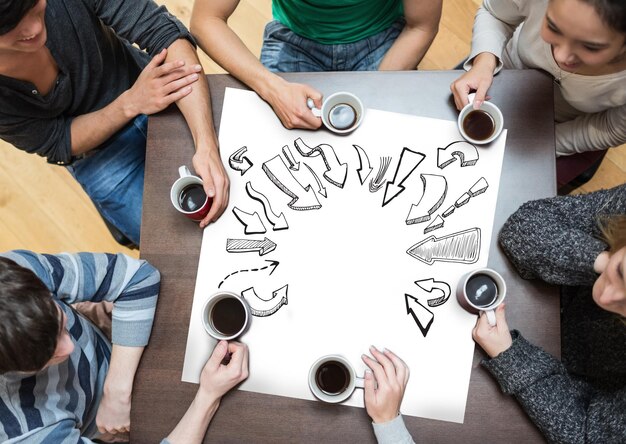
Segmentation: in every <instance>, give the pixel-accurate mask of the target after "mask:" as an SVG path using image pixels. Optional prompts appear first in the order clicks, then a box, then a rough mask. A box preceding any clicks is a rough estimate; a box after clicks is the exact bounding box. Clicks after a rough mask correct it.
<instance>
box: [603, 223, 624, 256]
mask: <svg viewBox="0 0 626 444" xmlns="http://www.w3.org/2000/svg"><path fill="white" fill-rule="evenodd" d="M600 229H601V230H602V236H603V238H604V240H605V241H606V243H607V244H608V245H609V252H610V253H611V254H613V253H615V252H616V251H617V250H621V249H622V248H624V247H626V215H624V214H619V215H614V216H606V217H604V218H601V219H600Z"/></svg>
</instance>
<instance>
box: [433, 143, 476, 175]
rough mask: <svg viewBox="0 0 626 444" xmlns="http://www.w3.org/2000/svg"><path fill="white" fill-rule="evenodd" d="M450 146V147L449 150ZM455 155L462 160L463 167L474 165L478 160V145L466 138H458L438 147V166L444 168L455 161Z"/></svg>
mask: <svg viewBox="0 0 626 444" xmlns="http://www.w3.org/2000/svg"><path fill="white" fill-rule="evenodd" d="M450 147H452V148H450ZM448 148H450V149H449V150H448ZM455 156H456V157H458V158H459V160H460V161H461V166H462V167H466V166H472V165H475V164H476V162H478V150H477V149H476V147H475V146H474V145H472V144H471V143H469V142H466V141H465V140H457V141H456V142H452V143H451V144H449V145H448V146H446V147H445V148H437V166H438V167H439V168H441V169H444V168H445V167H447V166H448V165H450V164H451V163H452V162H454V160H455Z"/></svg>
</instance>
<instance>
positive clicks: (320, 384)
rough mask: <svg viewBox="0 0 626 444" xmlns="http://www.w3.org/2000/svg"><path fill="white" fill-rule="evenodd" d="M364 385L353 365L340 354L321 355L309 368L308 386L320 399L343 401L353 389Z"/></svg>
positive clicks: (333, 401)
mask: <svg viewBox="0 0 626 444" xmlns="http://www.w3.org/2000/svg"><path fill="white" fill-rule="evenodd" d="M364 386H365V380H364V379H363V378H360V377H358V376H357V375H356V372H355V371H354V367H352V365H350V362H348V360H347V359H346V358H344V357H343V356H341V355H326V356H322V357H321V358H319V359H318V360H317V361H315V362H314V363H313V365H312V366H311V370H309V388H310V389H311V392H313V394H314V395H315V397H316V398H317V399H319V400H320V401H324V402H328V403H332V404H334V403H338V402H343V401H345V400H346V399H348V398H349V397H350V396H351V395H352V392H354V389H356V388H363V387H364Z"/></svg>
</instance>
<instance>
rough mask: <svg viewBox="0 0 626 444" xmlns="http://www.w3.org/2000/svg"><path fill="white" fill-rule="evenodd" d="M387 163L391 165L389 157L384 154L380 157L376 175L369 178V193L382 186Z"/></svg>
mask: <svg viewBox="0 0 626 444" xmlns="http://www.w3.org/2000/svg"><path fill="white" fill-rule="evenodd" d="M389 165H391V157H389V156H385V157H381V158H380V165H379V166H378V172H377V173H376V177H373V178H371V179H370V193H375V192H377V191H378V190H380V189H381V188H382V186H383V184H384V183H385V174H387V169H389Z"/></svg>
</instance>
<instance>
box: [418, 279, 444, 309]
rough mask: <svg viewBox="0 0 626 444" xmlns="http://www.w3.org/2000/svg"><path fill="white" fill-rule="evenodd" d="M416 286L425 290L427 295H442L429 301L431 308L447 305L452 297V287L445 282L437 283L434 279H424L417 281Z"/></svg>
mask: <svg viewBox="0 0 626 444" xmlns="http://www.w3.org/2000/svg"><path fill="white" fill-rule="evenodd" d="M415 285H417V286H418V287H419V288H421V289H422V290H424V291H425V292H426V293H432V292H433V291H440V292H441V293H442V294H441V296H439V297H436V298H432V299H428V300H427V302H428V306H429V307H439V306H440V305H443V304H445V303H446V301H447V300H448V298H449V297H450V285H448V284H447V283H446V282H443V281H436V280H434V279H433V278H429V279H422V280H420V281H415Z"/></svg>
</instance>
